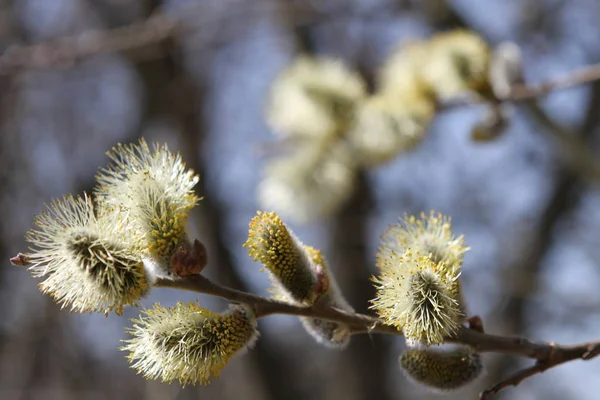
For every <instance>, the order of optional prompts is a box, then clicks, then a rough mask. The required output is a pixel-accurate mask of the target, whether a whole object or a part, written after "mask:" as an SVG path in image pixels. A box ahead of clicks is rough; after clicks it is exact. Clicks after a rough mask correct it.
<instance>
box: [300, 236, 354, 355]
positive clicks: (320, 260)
mask: <svg viewBox="0 0 600 400" xmlns="http://www.w3.org/2000/svg"><path fill="white" fill-rule="evenodd" d="M304 248H305V250H306V252H307V253H308V254H309V256H310V259H311V261H312V265H314V266H315V268H316V270H317V271H318V272H319V276H322V277H326V278H321V280H320V282H327V284H322V285H317V288H318V289H317V290H318V292H319V297H318V299H317V302H318V304H322V305H327V306H330V307H335V308H339V309H340V310H343V311H348V312H354V309H353V308H352V307H351V306H350V304H348V302H347V301H346V299H345V298H344V297H343V295H342V292H341V290H340V288H339V286H338V284H337V282H336V281H335V278H334V277H333V275H332V274H331V272H330V271H329V269H328V268H327V264H326V261H325V258H324V257H323V254H322V252H321V251H320V250H317V249H315V248H314V247H310V246H304ZM300 321H301V322H302V325H303V326H304V328H305V329H306V331H307V332H308V333H309V334H310V335H311V336H312V337H313V338H315V340H316V341H317V342H318V343H321V344H323V345H325V346H327V347H330V348H335V349H343V348H344V347H346V346H347V345H348V343H350V337H351V331H350V327H349V326H348V325H346V324H342V323H339V322H333V321H325V320H321V319H316V318H308V317H300Z"/></svg>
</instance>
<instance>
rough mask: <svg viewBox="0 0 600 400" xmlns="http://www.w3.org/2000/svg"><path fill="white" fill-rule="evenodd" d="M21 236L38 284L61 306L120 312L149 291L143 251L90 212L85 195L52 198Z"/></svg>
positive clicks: (113, 226)
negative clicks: (28, 247)
mask: <svg viewBox="0 0 600 400" xmlns="http://www.w3.org/2000/svg"><path fill="white" fill-rule="evenodd" d="M35 224H36V225H37V229H32V230H30V231H29V232H27V235H26V236H25V239H26V240H27V241H28V242H29V243H31V244H32V245H33V248H32V250H31V251H32V252H31V253H29V254H26V255H25V259H26V260H27V262H29V263H31V264H32V266H31V267H30V268H29V269H30V270H31V271H32V274H33V276H35V277H44V278H46V279H45V280H44V281H43V282H42V283H41V284H40V290H41V291H42V292H43V293H48V294H50V295H51V296H52V297H53V298H54V299H55V300H56V301H57V302H58V303H59V304H61V305H62V306H63V307H67V306H70V308H71V310H74V311H78V312H87V311H98V312H104V313H108V312H109V311H113V310H114V311H115V313H117V314H120V313H122V310H123V306H124V305H136V304H137V302H138V300H139V299H140V297H141V296H142V295H143V294H145V293H146V291H147V290H148V282H147V278H146V274H145V272H144V268H143V263H142V260H141V255H140V254H139V253H136V252H135V251H132V250H131V249H129V248H126V247H124V246H123V244H122V243H123V241H124V237H125V235H126V232H124V231H123V230H122V229H121V227H120V226H115V225H112V224H110V223H109V221H107V220H104V219H98V218H96V216H95V215H94V209H93V204H92V201H91V199H90V198H89V197H87V196H86V197H84V198H80V197H79V198H77V199H75V198H73V197H72V196H66V197H65V198H63V200H55V201H53V202H52V203H51V204H50V206H49V207H48V208H47V210H46V211H44V212H43V213H42V214H41V215H40V216H38V218H37V219H36V221H35Z"/></svg>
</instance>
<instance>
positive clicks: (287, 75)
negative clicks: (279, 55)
mask: <svg viewBox="0 0 600 400" xmlns="http://www.w3.org/2000/svg"><path fill="white" fill-rule="evenodd" d="M365 88H366V85H365V83H364V81H363V79H362V78H361V77H360V75H359V74H358V73H357V72H355V71H352V70H350V69H349V68H347V67H346V66H345V65H344V64H343V63H342V62H341V61H340V60H336V59H332V58H327V57H319V58H312V57H307V56H302V57H299V58H297V59H296V60H294V62H293V63H291V64H290V65H289V66H288V67H287V68H286V69H285V70H284V71H282V72H281V74H280V75H279V76H278V77H277V78H276V79H275V80H274V82H273V84H272V87H271V90H270V93H269V99H268V103H267V107H266V114H267V115H266V119H267V122H268V123H269V125H270V126H271V127H272V128H273V130H274V131H275V133H277V134H279V135H282V136H285V137H294V138H310V139H316V138H323V137H326V136H329V135H335V134H336V133H338V131H339V130H340V129H343V125H344V124H345V123H346V121H348V120H349V119H350V118H351V117H352V113H353V111H354V106H355V104H356V102H357V101H359V100H360V99H361V98H363V96H364V95H365Z"/></svg>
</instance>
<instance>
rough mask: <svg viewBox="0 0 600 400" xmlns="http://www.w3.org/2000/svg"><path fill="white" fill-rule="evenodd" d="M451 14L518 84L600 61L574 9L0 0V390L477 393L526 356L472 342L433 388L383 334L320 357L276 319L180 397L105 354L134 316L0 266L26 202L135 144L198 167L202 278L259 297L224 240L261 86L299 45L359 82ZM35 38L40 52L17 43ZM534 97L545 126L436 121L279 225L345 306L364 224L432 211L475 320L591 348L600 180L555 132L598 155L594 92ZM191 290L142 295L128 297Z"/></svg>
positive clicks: (588, 384)
mask: <svg viewBox="0 0 600 400" xmlns="http://www.w3.org/2000/svg"><path fill="white" fill-rule="evenodd" d="M171 21H176V22H177V24H172V23H171ZM132 24H133V25H132ZM456 27H469V28H470V29H474V30H476V31H477V32H478V33H479V34H480V35H482V36H483V37H484V38H486V40H488V41H489V42H490V43H491V44H492V45H494V44H498V43H500V42H502V41H506V40H510V41H514V42H516V43H517V44H519V46H520V47H521V48H522V51H523V61H524V68H525V76H526V80H527V82H532V83H535V82H540V81H543V80H545V79H550V78H552V77H554V76H558V75H562V74H565V73H568V72H569V71H570V70H573V69H575V68H577V67H581V66H584V65H588V64H592V63H597V62H600V47H599V45H598V37H600V3H599V2H597V1H594V0H571V1H567V0H543V1H539V0H520V1H519V0H487V1H479V0H455V1H451V0H448V1H445V0H412V1H411V0H296V1H294V0H202V1H196V2H194V1H184V0H163V1H161V0H93V1H92V0H12V1H10V0H0V53H2V55H0V101H1V108H0V188H1V189H0V215H1V218H0V221H1V222H0V259H2V260H3V261H2V264H1V267H0V315H1V316H2V317H1V318H0V399H2V400H17V399H18V400H30V399H44V400H54V399H94V400H95V399H105V398H106V399H108V398H110V399H133V398H135V399H151V400H175V399H177V400H185V399H196V398H204V399H214V400H217V399H264V400H275V399H290V400H301V399H345V400H367V399H369V400H370V399H378V400H388V399H390V400H391V399H395V400H400V399H430V398H447V399H476V398H477V393H479V392H480V391H481V390H483V389H484V388H485V387H488V386H490V385H492V384H494V383H495V382H498V381H499V380H500V379H501V378H502V377H506V376H508V375H509V374H511V373H512V372H514V371H516V369H518V368H519V367H522V366H525V365H527V364H526V363H527V362H530V361H528V360H520V359H517V358H513V357H509V356H503V355H493V354H486V355H485V356H484V360H485V364H486V369H487V372H486V375H485V376H484V377H483V378H482V379H480V380H479V381H477V383H475V384H473V385H471V386H469V387H467V388H465V389H462V390H460V391H458V392H456V393H451V394H447V395H440V394H431V393H430V392H428V391H426V390H424V389H422V388H420V387H418V386H416V385H414V384H412V383H410V382H408V381H407V380H406V379H405V378H404V377H403V376H402V374H401V372H400V370H399V368H398V364H397V363H398V361H397V359H398V355H399V353H400V351H401V349H402V348H403V346H404V343H403V340H402V338H400V337H383V336H381V335H376V336H368V335H360V336H356V337H353V338H352V342H351V344H350V346H349V347H348V348H347V349H346V350H345V351H343V352H339V351H330V350H327V349H324V348H322V347H320V346H319V345H317V344H316V343H315V342H314V341H313V340H312V339H311V338H310V337H309V336H308V335H307V334H306V333H305V332H304V330H303V329H302V328H301V325H300V323H299V322H298V320H297V319H296V318H293V317H270V318H268V319H265V320H264V321H261V322H260V330H261V334H262V336H261V339H260V340H259V342H258V344H257V346H256V347H255V348H254V350H252V351H250V352H249V353H247V354H246V355H244V356H243V357H237V358H235V359H234V360H233V361H232V362H231V363H230V364H229V365H228V366H227V367H226V368H225V370H224V371H223V373H222V374H221V377H220V378H218V379H216V380H214V381H213V382H212V383H211V384H210V385H209V386H207V387H196V388H185V389H181V388H180V386H179V385H178V384H172V385H166V384H160V383H158V382H154V381H146V380H145V379H143V378H142V377H141V376H137V375H136V374H135V371H133V370H131V369H129V367H128V364H127V361H126V360H125V358H124V355H125V354H124V353H123V352H120V351H118V350H117V347H118V346H120V340H122V339H125V338H126V335H125V334H124V328H125V327H127V326H129V325H130V322H129V320H128V319H129V318H133V317H136V316H137V314H138V311H137V310H135V309H127V310H126V312H125V315H124V316H123V317H117V316H114V315H110V316H108V317H104V316H102V315H79V314H70V313H68V312H66V311H61V310H60V309H59V306H57V305H56V304H55V303H54V302H53V301H52V300H51V299H50V298H49V297H48V296H44V295H42V294H41V293H40V292H39V291H38V290H37V287H36V284H37V282H36V281H35V280H34V279H32V278H31V277H30V274H29V273H28V272H27V271H26V270H25V269H24V268H17V267H13V266H11V265H10V264H9V262H8V259H9V257H10V256H13V255H15V254H16V253H18V252H19V251H24V250H25V249H26V243H25V242H24V239H23V236H24V234H25V232H26V231H27V230H28V229H30V227H31V226H32V222H33V219H34V216H35V214H37V213H38V212H40V211H41V210H42V208H43V205H44V203H47V202H49V200H50V199H51V198H52V197H58V196H61V195H62V194H65V193H71V192H73V193H81V192H83V191H88V192H89V191H90V190H91V189H92V187H93V185H94V175H95V172H96V170H97V168H98V167H99V166H101V165H104V164H106V163H107V162H108V159H107V158H106V156H105V155H104V153H105V151H107V150H108V149H110V148H111V147H112V146H114V145H115V144H116V143H117V142H131V141H136V140H137V139H138V138H139V137H141V136H144V137H145V138H146V139H147V140H148V141H159V142H166V143H168V144H169V146H170V148H171V149H173V150H175V151H180V152H181V153H182V155H183V156H184V159H185V160H186V161H187V162H188V165H189V166H191V167H192V168H194V169H195V170H196V171H197V172H199V173H200V175H201V183H200V184H199V185H198V187H197V191H198V193H199V195H200V196H204V199H203V200H202V202H201V204H200V206H199V207H197V208H196V209H195V210H194V212H193V215H192V218H191V220H190V232H191V236H192V237H197V238H199V239H200V240H201V241H202V242H204V243H205V244H206V245H207V246H208V248H209V254H210V264H209V267H208V268H207V270H206V274H207V275H209V276H210V277H211V278H212V279H214V280H216V281H218V282H220V283H223V284H227V285H230V286H232V287H235V288H238V289H245V290H249V291H253V292H256V293H261V294H266V291H265V289H266V288H268V287H269V283H268V279H267V277H266V275H265V274H262V273H260V272H259V269H260V265H258V264H256V263H254V262H252V260H251V259H250V258H249V257H248V256H247V252H246V250H245V249H243V248H242V247H241V245H242V243H243V242H244V241H245V239H246V235H247V227H248V222H249V221H250V219H251V218H252V216H253V215H254V214H255V212H256V210H257V209H258V208H259V205H258V203H257V200H256V199H257V196H256V187H257V184H258V183H259V182H260V179H261V165H263V164H264V162H265V160H266V158H267V156H268V155H269V154H270V153H271V152H272V151H271V150H269V151H267V152H265V148H267V149H269V148H271V147H272V146H270V145H269V144H270V143H271V142H273V140H274V136H273V134H272V132H270V129H269V128H268V126H267V125H266V123H265V121H264V113H263V107H264V102H265V96H266V94H267V93H268V89H269V85H270V83H271V81H272V80H273V79H274V78H275V77H276V76H277V74H278V73H279V72H280V71H281V70H282V68H284V67H285V66H286V65H287V64H288V63H289V62H290V60H292V59H293V58H294V57H295V55H297V54H298V52H300V51H305V52H310V53H314V54H325V55H331V56H334V57H340V58H342V59H344V60H345V61H346V62H347V63H348V64H349V65H351V66H353V67H355V68H357V69H358V70H360V71H361V73H363V74H364V76H365V77H366V78H367V79H369V77H372V76H373V74H374V73H375V71H376V70H377V68H379V66H380V65H381V63H382V62H383V60H384V59H385V57H386V55H387V54H389V52H390V51H391V50H392V49H393V48H394V47H395V46H396V45H397V44H398V43H400V42H402V41H406V40H409V39H411V38H421V37H428V36H430V35H431V34H433V33H435V32H439V31H444V30H447V29H451V28H456ZM108 30H112V31H111V32H112V33H111V34H110V35H108V36H103V34H102V32H105V31H108ZM57 38H67V39H61V40H58V41H57V40H56V39H57ZM103 38H104V39H103ZM38 43H46V44H47V45H42V46H37V47H27V46H32V45H35V44H38ZM23 46H25V47H23ZM539 104H540V105H541V107H542V109H543V110H544V111H545V115H546V116H549V117H550V120H544V118H540V116H539V115H538V114H536V113H532V112H531V108H530V107H527V106H523V105H519V104H515V105H514V106H512V105H511V106H510V114H511V115H510V125H509V127H508V129H507V130H506V131H505V132H504V134H503V135H502V136H500V137H499V138H497V139H496V140H494V141H490V142H485V143H481V142H475V141H473V140H472V139H471V135H470V132H471V129H472V127H473V125H474V124H475V123H477V122H478V121H479V120H481V116H482V113H483V112H484V110H483V109H482V108H481V107H473V106H469V107H458V108H453V109H451V110H448V111H444V112H441V113H439V114H438V115H437V116H436V118H435V120H434V121H433V123H432V124H431V126H430V128H429V132H428V135H427V138H426V139H425V140H424V141H423V143H421V144H420V145H419V146H418V147H417V148H416V149H415V150H414V151H412V152H410V153H408V154H407V155H404V156H401V157H398V158H397V159H396V160H394V161H393V162H390V163H389V164H386V165H385V166H382V167H379V168H375V169H371V170H368V171H364V172H362V173H360V174H359V178H358V179H357V181H356V187H355V190H354V193H353V195H352V198H351V199H350V200H349V201H348V202H347V203H345V204H344V206H343V208H342V209H341V210H339V212H337V213H336V214H335V215H331V216H330V217H329V218H327V219H321V220H319V221H318V222H317V223H312V224H309V225H302V226H300V225H294V224H293V223H291V224H290V225H291V226H292V228H293V229H294V231H295V232H296V233H297V234H298V236H300V237H301V238H302V240H303V241H304V242H305V243H307V244H309V245H312V246H316V247H318V248H321V249H322V250H324V252H325V254H326V256H327V258H328V260H329V262H330V265H331V268H332V269H333V270H334V272H335V273H336V275H337V277H338V280H339V283H340V285H341V287H342V290H343V292H344V293H345V295H346V298H347V299H348V301H349V302H350V303H351V304H352V306H353V307H354V308H355V309H356V310H357V311H361V312H367V306H368V301H369V299H371V298H372V297H373V295H374V289H373V287H372V285H371V284H370V283H369V277H370V276H371V275H372V274H374V273H375V267H374V259H375V258H374V257H375V253H376V250H377V246H378V240H379V235H380V234H381V233H382V232H383V231H385V229H386V228H387V225H389V224H393V223H395V222H396V221H397V218H398V217H400V216H402V215H403V214H404V213H405V212H408V213H418V212H420V211H428V210H430V209H435V210H439V211H441V212H443V213H445V214H447V215H451V216H452V218H453V227H454V230H455V231H456V232H459V233H464V234H465V237H466V242H467V244H468V245H469V246H471V251H470V252H468V253H467V255H466V258H465V265H464V272H463V275H462V279H463V281H464V291H465V295H466V299H467V302H468V307H469V311H470V312H471V314H478V315H480V316H482V318H483V321H484V323H485V327H486V330H487V331H488V332H491V333H496V334H519V335H525V336H527V337H530V338H533V339H541V340H549V341H555V342H558V343H561V344H569V343H576V342H580V341H587V340H592V339H596V338H597V337H598V332H599V331H600V329H599V328H600V318H599V313H598V311H599V310H600V291H599V290H598V289H597V288H598V287H599V285H600V267H599V265H598V262H599V261H600V247H599V246H598V244H599V242H600V239H598V238H599V237H600V235H599V233H600V212H599V207H598V205H599V204H600V203H599V201H600V192H599V191H598V189H597V185H596V183H597V182H595V180H594V179H593V177H592V178H590V177H589V176H587V175H586V174H582V173H581V170H579V169H577V168H573V163H572V161H573V159H572V158H569V154H566V152H565V146H564V141H562V142H561V141H557V140H556V137H557V135H556V134H555V133H556V130H557V129H559V130H561V129H562V130H564V131H566V134H567V135H569V137H570V138H571V139H573V140H574V141H576V142H577V143H580V144H582V145H583V148H584V149H589V150H590V151H591V152H594V153H595V152H596V148H597V145H598V136H599V135H598V126H599V125H600V84H597V83H593V84H589V85H585V86H579V87H574V88H571V89H568V90H564V91H560V92H555V93H552V94H550V95H548V96H546V97H544V98H543V99H540V101H539ZM564 131H563V133H565V132H564ZM276 150H277V148H276V146H275V151H276ZM596 158H597V157H596ZM196 298H198V296H196V295H194V294H192V293H184V292H179V291H173V290H168V289H158V290H155V291H154V292H153V293H152V294H151V295H149V296H148V298H146V299H145V300H144V304H145V305H146V306H149V305H151V304H152V303H153V302H157V301H160V302H162V303H163V304H166V305H172V304H174V303H175V302H177V301H178V300H184V301H188V300H194V299H196ZM199 299H200V302H201V303H202V304H203V305H204V306H206V307H208V308H211V309H213V310H215V311H219V310H221V309H223V308H225V307H226V304H225V303H224V302H222V301H220V300H218V299H215V298H209V297H203V296H200V297H199ZM599 373H600V360H592V361H589V362H572V363H568V364H565V365H563V366H560V367H557V368H554V369H551V370H549V371H547V372H546V373H544V374H543V375H538V376H535V377H533V378H531V379H529V380H526V381H525V382H523V383H522V384H521V385H519V387H517V388H510V389H508V390H506V391H505V392H503V393H502V394H500V395H499V396H498V397H497V398H498V399H519V400H526V399H537V398H544V399H568V398H574V399H575V398H576V399H597V398H598V394H597V393H598V389H599V387H598V385H599V381H598V379H597V376H598V374H599Z"/></svg>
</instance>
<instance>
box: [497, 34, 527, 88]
mask: <svg viewBox="0 0 600 400" xmlns="http://www.w3.org/2000/svg"><path fill="white" fill-rule="evenodd" d="M489 75H490V78H489V79H490V84H491V86H492V91H493V92H494V95H495V96H496V97H498V98H499V99H504V98H506V97H508V96H510V94H511V92H512V88H513V87H514V86H515V85H519V84H522V83H523V82H524V80H525V79H524V74H523V60H522V55H521V48H520V47H519V46H518V45H517V44H516V43H512V42H503V43H500V44H499V45H498V46H497V47H496V48H495V49H494V52H493V54H492V60H491V63H490V71H489Z"/></svg>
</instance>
